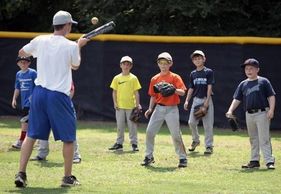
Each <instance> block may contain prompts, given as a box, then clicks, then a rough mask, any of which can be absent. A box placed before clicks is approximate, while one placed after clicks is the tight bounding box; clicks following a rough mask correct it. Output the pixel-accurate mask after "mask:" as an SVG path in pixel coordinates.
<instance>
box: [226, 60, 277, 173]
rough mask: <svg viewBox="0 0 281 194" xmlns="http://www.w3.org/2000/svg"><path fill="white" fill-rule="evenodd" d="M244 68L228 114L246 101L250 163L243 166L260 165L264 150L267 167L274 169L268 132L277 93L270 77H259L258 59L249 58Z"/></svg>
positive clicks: (230, 114)
mask: <svg viewBox="0 0 281 194" xmlns="http://www.w3.org/2000/svg"><path fill="white" fill-rule="evenodd" d="M241 67H242V68H244V71H245V74H246V76H247V79H245V80H244V81H242V82H241V83H240V84H239V85H238V87H237V89H236V91H235V93H234V95H233V101H232V103H231V105H230V107H229V109H228V111H227V113H226V117H228V118H229V117H232V113H233V111H234V110H235V109H236V108H237V107H238V105H239V104H240V102H241V101H243V103H244V107H245V111H246V125H247V130H248V134H249V137H250V144H251V158H250V162H249V163H248V164H245V165H242V168H259V167H260V150H261V151H262V153H263V157H264V160H265V164H266V167H267V168H268V169H275V166H274V163H275V158H274V156H273V155H272V147H271V140H270V134H269V127H270V120H271V119H272V118H273V116H274V109H275V92H274V89H273V88H272V86H271V83H270V82H269V80H268V79H267V78H265V77H261V76H258V72H259V70H260V68H259V62H258V61H257V60H256V59H253V58H250V59H247V60H246V61H245V62H244V64H243V65H241Z"/></svg>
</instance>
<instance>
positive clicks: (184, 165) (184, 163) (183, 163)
mask: <svg viewBox="0 0 281 194" xmlns="http://www.w3.org/2000/svg"><path fill="white" fill-rule="evenodd" d="M178 167H179V168H185V167H187V159H180V162H179V165H178Z"/></svg>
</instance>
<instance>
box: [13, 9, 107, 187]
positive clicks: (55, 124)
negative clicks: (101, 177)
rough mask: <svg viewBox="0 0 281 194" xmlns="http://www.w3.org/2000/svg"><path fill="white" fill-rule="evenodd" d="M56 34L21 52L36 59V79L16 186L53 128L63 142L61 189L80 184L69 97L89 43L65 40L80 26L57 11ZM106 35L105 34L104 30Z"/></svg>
mask: <svg viewBox="0 0 281 194" xmlns="http://www.w3.org/2000/svg"><path fill="white" fill-rule="evenodd" d="M52 23H53V27H54V32H53V34H50V35H40V36H37V37H35V38H34V39H32V40H31V41H30V42H29V43H28V44H26V45H25V46H24V47H22V48H21V49H20V50H19V53H18V54H19V56H20V57H27V56H33V57H35V58H37V72H38V74H37V78H36V80H35V85H36V86H35V88H34V90H33V95H32V100H31V106H30V115H29V116H30V117H29V129H28V133H27V138H25V141H24V142H23V145H22V149H21V154H20V161H19V170H18V173H17V174H16V177H15V185H16V187H26V185H27V176H26V167H27V163H28V160H29V158H30V155H31V153H32V149H33V145H34V142H35V141H36V139H42V140H48V138H49V134H50V130H51V129H52V131H53V135H54V138H55V140H61V141H62V142H63V158H64V177H63V179H62V183H61V186H62V187H68V186H75V185H79V181H78V180H77V179H76V177H75V176H73V175H72V159H73V149H74V148H73V142H74V141H75V140H76V115H75V111H74V108H73V106H72V104H71V100H70V97H69V93H70V87H71V82H72V72H71V71H72V70H77V69H78V68H79V66H80V62H81V55H80V50H81V48H82V47H83V46H85V45H86V44H87V42H88V41H89V40H90V39H89V37H86V38H85V37H81V38H79V39H78V41H77V42H74V41H70V40H68V39H67V38H66V35H68V34H69V33H70V32H71V29H72V25H73V24H77V22H76V21H74V20H73V19H72V16H71V14H70V13H68V12H66V11H58V12H57V13H56V14H55V15H54V17H53V22H52ZM102 32H105V31H102Z"/></svg>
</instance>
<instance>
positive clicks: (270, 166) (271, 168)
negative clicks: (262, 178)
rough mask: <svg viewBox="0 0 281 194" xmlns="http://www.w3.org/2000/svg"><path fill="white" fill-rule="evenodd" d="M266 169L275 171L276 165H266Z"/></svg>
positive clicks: (271, 163)
mask: <svg viewBox="0 0 281 194" xmlns="http://www.w3.org/2000/svg"><path fill="white" fill-rule="evenodd" d="M266 167H267V169H270V170H274V169H275V166H274V163H273V162H269V163H267V164H266Z"/></svg>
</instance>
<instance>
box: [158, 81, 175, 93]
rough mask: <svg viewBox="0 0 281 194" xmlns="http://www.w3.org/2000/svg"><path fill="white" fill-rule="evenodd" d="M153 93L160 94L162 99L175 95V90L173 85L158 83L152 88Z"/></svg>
mask: <svg viewBox="0 0 281 194" xmlns="http://www.w3.org/2000/svg"><path fill="white" fill-rule="evenodd" d="M153 90H154V92H155V93H160V94H161V95H162V96H163V97H168V96H171V95H173V94H174V93H175V91H176V88H175V87H174V85H173V84H170V83H167V82H159V83H157V84H155V85H154V86H153Z"/></svg>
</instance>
